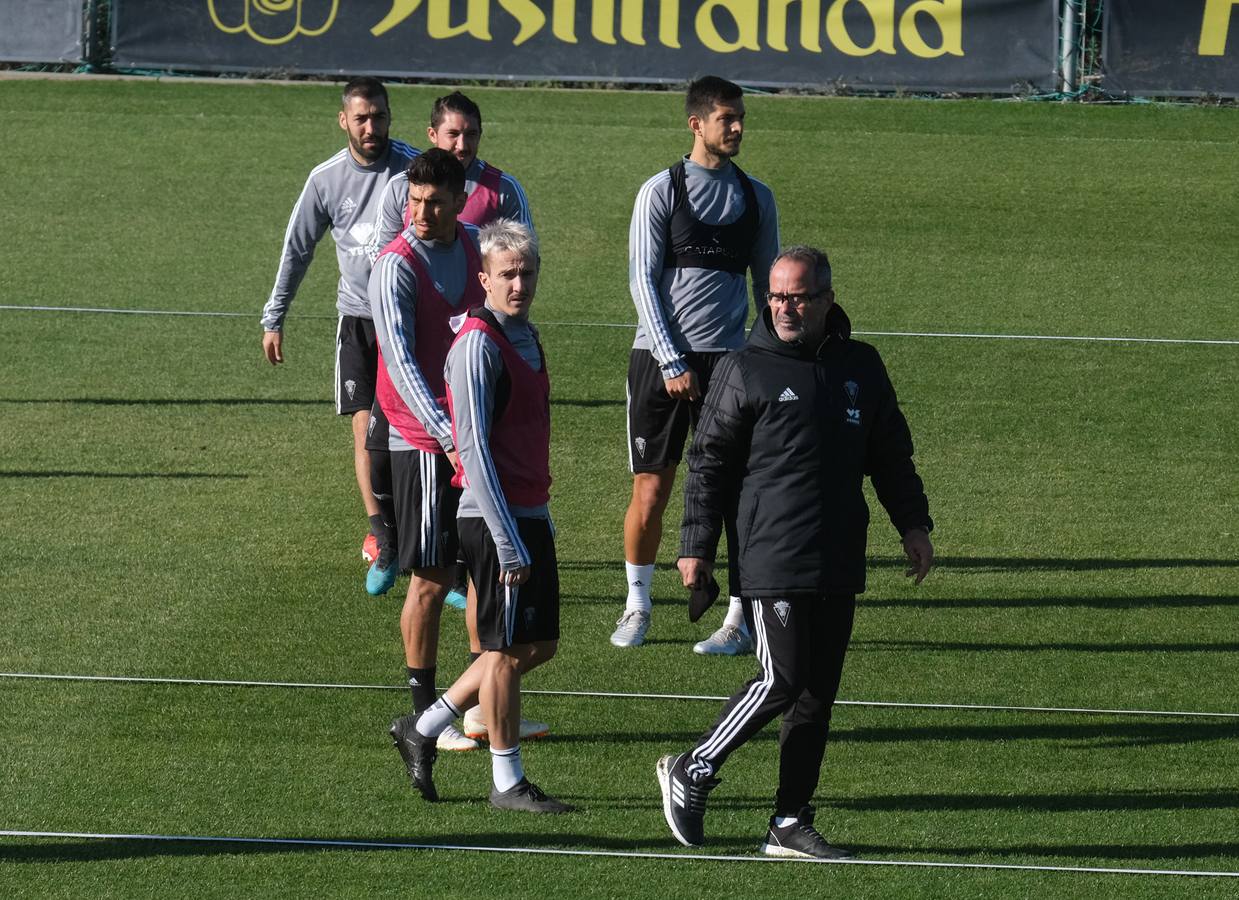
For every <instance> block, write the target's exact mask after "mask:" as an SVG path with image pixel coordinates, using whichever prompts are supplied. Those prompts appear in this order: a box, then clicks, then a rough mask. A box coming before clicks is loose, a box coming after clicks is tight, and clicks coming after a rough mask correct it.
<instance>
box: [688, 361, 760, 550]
mask: <svg viewBox="0 0 1239 900" xmlns="http://www.w3.org/2000/svg"><path fill="white" fill-rule="evenodd" d="M752 434H753V414H752V411H751V410H750V409H749V408H748V404H747V397H746V393H745V389H744V379H743V376H742V371H741V364H740V355H739V354H738V353H729V354H728V355H727V356H725V357H724V358H723V359H722V360H721V361H720V362H719V364H718V366H717V368H715V370H714V373H713V375H712V376H711V378H710V390H709V392H708V393H707V394H706V398H705V403H704V404H703V407H702V411H701V418H700V420H699V421H698V422H697V428H696V431H695V432H694V435H693V443H692V447H690V448H689V451H688V477H687V478H686V479H685V481H684V521H683V524H682V525H681V527H680V556H682V557H683V556H690V557H697V558H699V559H708V560H711V561H713V560H714V556H715V553H716V551H717V550H718V541H719V537H720V535H721V534H722V527H723V526H722V522H723V516H724V515H725V514H727V513H728V511H730V510H734V509H735V503H736V493H737V491H738V490H739V485H740V480H741V479H740V476H741V474H742V473H743V470H744V464H745V460H746V459H748V454H749V442H750V440H751V438H752ZM733 552H734V551H733Z"/></svg>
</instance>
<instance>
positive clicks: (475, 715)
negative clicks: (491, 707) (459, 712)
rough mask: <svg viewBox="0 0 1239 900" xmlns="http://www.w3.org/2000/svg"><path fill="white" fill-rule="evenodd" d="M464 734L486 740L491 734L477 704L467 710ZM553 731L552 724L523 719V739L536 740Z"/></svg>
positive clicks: (474, 738) (478, 739)
mask: <svg viewBox="0 0 1239 900" xmlns="http://www.w3.org/2000/svg"><path fill="white" fill-rule="evenodd" d="M464 731H465V734H464V736H465V737H466V738H472V739H473V740H475V741H484V740H487V738H488V737H489V736H490V734H489V731H488V730H487V728H486V722H485V721H483V719H482V710H481V709H479V708H478V707H476V706H473V707H470V708H469V709H467V710H465V717H464ZM550 733H551V726H550V725H548V724H546V723H545V722H534V721H533V720H531V719H521V738H520V739H521V740H522V741H535V740H537V739H538V738H543V737H546V736H547V735H548V734H550Z"/></svg>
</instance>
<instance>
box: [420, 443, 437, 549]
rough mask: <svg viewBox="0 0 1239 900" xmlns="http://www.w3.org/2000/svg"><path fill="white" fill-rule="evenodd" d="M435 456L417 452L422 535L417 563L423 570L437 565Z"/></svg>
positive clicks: (423, 451) (422, 451)
mask: <svg viewBox="0 0 1239 900" xmlns="http://www.w3.org/2000/svg"><path fill="white" fill-rule="evenodd" d="M435 456H436V454H434V453H429V452H427V451H425V450H418V451H417V464H418V469H419V471H420V472H421V476H422V497H421V500H422V516H421V519H422V521H421V525H422V534H421V539H420V540H419V542H418V544H419V546H418V553H417V556H418V562H419V563H420V565H421V567H423V568H432V567H435V566H438V565H439V541H438V534H439V504H438V503H437V502H435V501H436V498H437V497H438V496H439V490H438V488H439V480H438V476H439V467H438V465H436V463H437V462H438V460H436V459H435Z"/></svg>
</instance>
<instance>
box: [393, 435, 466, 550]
mask: <svg viewBox="0 0 1239 900" xmlns="http://www.w3.org/2000/svg"><path fill="white" fill-rule="evenodd" d="M391 473H392V491H393V494H394V496H395V501H396V533H397V535H398V536H399V537H398V543H399V545H400V546H399V558H400V571H402V572H409V571H412V570H414V569H430V568H436V567H440V566H451V565H455V564H456V547H457V541H456V507H457V505H458V504H459V503H460V488H454V487H452V464H451V463H450V462H448V459H447V456H446V455H445V454H443V453H427V452H426V451H425V450H396V451H394V452H393V453H392V455H391Z"/></svg>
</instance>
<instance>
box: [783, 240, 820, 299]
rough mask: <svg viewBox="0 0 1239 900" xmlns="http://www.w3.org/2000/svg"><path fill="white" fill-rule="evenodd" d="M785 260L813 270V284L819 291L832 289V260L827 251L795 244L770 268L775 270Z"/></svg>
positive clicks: (785, 250)
mask: <svg viewBox="0 0 1239 900" xmlns="http://www.w3.org/2000/svg"><path fill="white" fill-rule="evenodd" d="M785 259H790V260H792V261H794V262H798V263H803V264H804V265H806V266H808V267H809V268H810V269H812V270H813V284H814V286H816V288H817V289H818V290H823V289H825V288H828V287H830V260H829V259H827V258H826V251H825V250H819V249H817V248H816V247H810V246H809V245H808V244H793V245H792V246H791V247H787V248H785V249H784V250H783V251H782V252H781V253H779V255H778V256H776V257H775V258H774V262H773V263H772V264H771V266H770V268H772V269H773V268H774V267H775V266H777V265H778V264H779V263H780V262H782V261H783V260H785Z"/></svg>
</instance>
